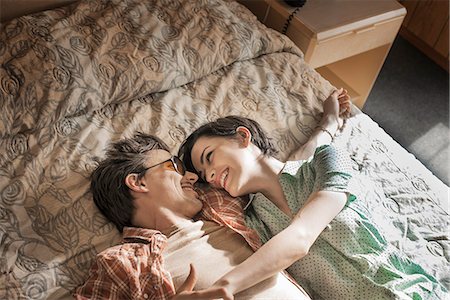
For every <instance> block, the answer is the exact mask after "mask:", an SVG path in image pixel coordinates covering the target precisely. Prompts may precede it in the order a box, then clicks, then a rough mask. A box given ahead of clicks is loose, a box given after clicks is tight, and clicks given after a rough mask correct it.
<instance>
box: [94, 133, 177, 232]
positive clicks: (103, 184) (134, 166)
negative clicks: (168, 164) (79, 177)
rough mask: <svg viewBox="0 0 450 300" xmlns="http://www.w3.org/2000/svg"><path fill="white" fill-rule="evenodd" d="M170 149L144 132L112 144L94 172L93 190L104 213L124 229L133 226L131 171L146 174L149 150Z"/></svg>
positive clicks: (96, 203)
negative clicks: (128, 182) (129, 179)
mask: <svg viewBox="0 0 450 300" xmlns="http://www.w3.org/2000/svg"><path fill="white" fill-rule="evenodd" d="M157 149H161V150H166V151H169V148H168V147H167V145H166V144H165V143H164V142H163V141H161V140H160V139H158V138H157V137H154V136H152V135H148V134H144V133H141V132H138V133H136V134H135V135H134V136H133V137H131V138H125V139H122V140H119V141H117V142H114V143H112V144H110V145H109V146H108V148H107V150H106V157H105V159H104V160H102V161H101V162H100V163H99V165H98V166H97V168H96V169H95V170H94V171H93V172H92V174H91V193H92V195H93V198H94V202H95V205H96V206H97V207H98V209H99V210H100V211H101V213H102V214H103V215H104V216H105V217H106V218H107V219H108V220H110V221H111V222H113V223H114V225H116V227H117V229H118V230H119V231H120V232H122V231H123V227H124V226H132V225H133V224H131V219H132V215H133V211H134V205H133V197H132V195H131V193H130V189H129V188H128V186H127V185H126V184H125V178H126V177H127V175H128V174H131V173H136V174H138V176H139V177H142V176H144V173H143V171H144V169H145V167H146V166H145V162H146V161H147V160H148V155H147V152H148V151H150V150H157Z"/></svg>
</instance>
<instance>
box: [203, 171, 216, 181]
mask: <svg viewBox="0 0 450 300" xmlns="http://www.w3.org/2000/svg"><path fill="white" fill-rule="evenodd" d="M215 177H216V172H215V171H214V170H209V171H206V178H205V179H206V182H208V183H211V182H213V181H214V179H215Z"/></svg>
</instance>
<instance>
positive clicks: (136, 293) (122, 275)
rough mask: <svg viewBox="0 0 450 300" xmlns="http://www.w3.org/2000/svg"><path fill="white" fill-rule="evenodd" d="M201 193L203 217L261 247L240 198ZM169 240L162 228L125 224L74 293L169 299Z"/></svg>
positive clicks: (91, 296) (86, 296) (81, 296)
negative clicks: (118, 240) (166, 258)
mask: <svg viewBox="0 0 450 300" xmlns="http://www.w3.org/2000/svg"><path fill="white" fill-rule="evenodd" d="M199 194H200V197H201V199H202V200H203V203H204V205H203V210H202V212H201V213H200V219H205V220H210V221H214V222H216V223H218V224H219V225H222V226H227V227H229V228H230V229H232V230H234V231H235V232H237V233H239V234H240V235H242V236H243V237H244V238H245V240H246V241H247V242H248V244H249V245H250V247H252V249H253V250H256V249H257V248H259V247H260V245H261V242H260V239H259V237H258V235H257V233H256V232H255V231H253V230H252V229H249V228H248V227H246V226H245V220H244V210H243V206H242V201H241V200H240V199H236V198H232V197H230V196H229V195H228V194H226V193H225V192H223V191H218V190H214V189H207V190H205V191H200V192H199ZM206 199H207V200H208V201H205V200H206ZM166 244H167V238H166V236H165V235H163V234H162V233H161V232H159V231H156V230H151V229H145V228H134V227H126V228H124V231H123V241H122V244H120V245H117V246H114V247H111V248H108V249H106V250H105V251H103V252H102V253H100V254H98V255H97V259H96V261H95V263H94V264H93V266H92V267H91V270H90V274H89V279H88V280H87V281H86V282H85V283H84V284H83V285H82V286H80V287H78V288H77V289H76V291H75V297H76V298H77V299H157V300H159V299H169V298H170V297H171V296H173V295H174V294H175V287H174V285H173V281H172V277H171V275H170V273H169V272H167V271H166V270H164V269H163V267H162V262H163V257H162V252H163V250H164V247H165V246H166Z"/></svg>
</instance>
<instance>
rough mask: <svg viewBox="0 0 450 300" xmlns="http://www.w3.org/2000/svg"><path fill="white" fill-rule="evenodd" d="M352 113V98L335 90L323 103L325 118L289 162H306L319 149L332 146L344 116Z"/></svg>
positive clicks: (291, 156)
mask: <svg viewBox="0 0 450 300" xmlns="http://www.w3.org/2000/svg"><path fill="white" fill-rule="evenodd" d="M349 111H350V97H349V95H348V94H347V90H345V89H343V88H340V89H339V90H335V91H334V92H333V93H332V94H331V95H330V96H329V97H328V98H327V99H326V100H325V101H324V102H323V117H322V120H321V121H320V123H319V125H318V126H317V127H316V129H315V130H314V132H313V133H312V135H311V136H310V138H309V139H308V141H307V142H306V143H305V144H304V145H302V146H301V147H300V148H299V149H297V150H295V151H294V152H293V153H291V154H290V155H289V158H288V160H304V159H308V158H309V157H310V156H311V155H313V154H314V151H315V150H316V148H317V147H319V146H322V145H327V144H330V143H331V141H332V139H333V137H334V135H335V134H336V132H337V131H338V129H339V128H340V127H341V126H342V123H343V120H342V116H345V115H347V114H348V113H349Z"/></svg>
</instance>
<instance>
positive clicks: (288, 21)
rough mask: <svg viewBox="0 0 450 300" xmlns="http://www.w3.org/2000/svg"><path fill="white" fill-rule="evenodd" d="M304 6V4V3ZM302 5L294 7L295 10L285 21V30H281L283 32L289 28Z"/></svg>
mask: <svg viewBox="0 0 450 300" xmlns="http://www.w3.org/2000/svg"><path fill="white" fill-rule="evenodd" d="M302 6H303V5H302ZM302 6H298V7H296V8H295V9H294V11H293V12H291V14H290V15H289V16H288V18H287V19H286V22H285V23H284V26H283V30H282V31H281V33H282V34H286V31H287V30H288V27H289V25H290V24H291V21H292V19H293V18H294V16H295V14H296V13H297V12H298V11H299V10H300V8H301V7H302Z"/></svg>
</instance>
